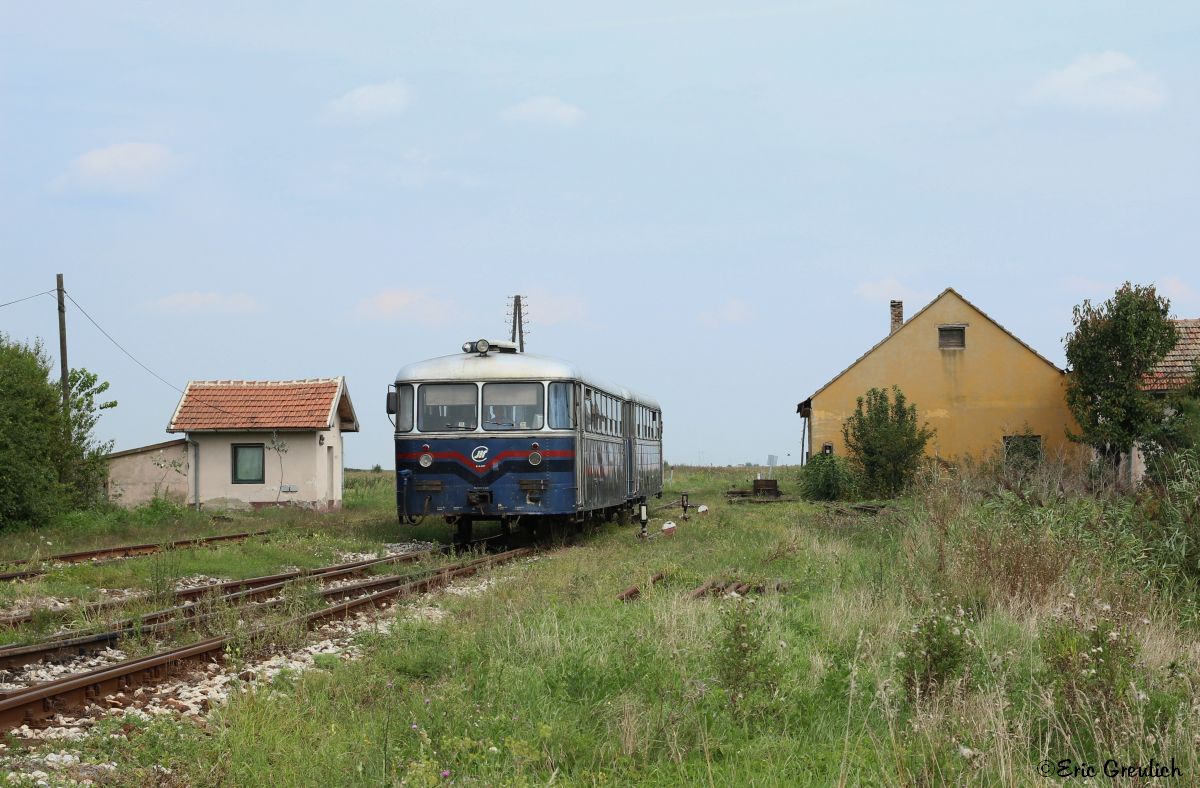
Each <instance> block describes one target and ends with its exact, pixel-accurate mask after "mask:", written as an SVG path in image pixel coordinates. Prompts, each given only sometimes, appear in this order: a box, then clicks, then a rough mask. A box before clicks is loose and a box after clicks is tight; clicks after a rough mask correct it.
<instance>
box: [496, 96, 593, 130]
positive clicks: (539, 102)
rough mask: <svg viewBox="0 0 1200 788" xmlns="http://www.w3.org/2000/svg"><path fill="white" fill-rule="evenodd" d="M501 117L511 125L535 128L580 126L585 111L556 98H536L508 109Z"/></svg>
mask: <svg viewBox="0 0 1200 788" xmlns="http://www.w3.org/2000/svg"><path fill="white" fill-rule="evenodd" d="M500 116H501V117H503V118H504V119H505V120H507V121H509V122H510V123H526V124H529V125H533V126H563V127H565V126H578V125H579V124H580V123H582V122H583V118H584V113H583V110H582V109H580V108H579V107H577V106H575V105H574V104H568V103H567V102H565V101H563V100H562V99H560V98H555V97H554V96H535V97H534V98H531V99H526V100H525V101H522V102H520V103H518V104H513V105H512V106H511V107H508V108H507V109H505V110H504V111H503V112H501V113H500Z"/></svg>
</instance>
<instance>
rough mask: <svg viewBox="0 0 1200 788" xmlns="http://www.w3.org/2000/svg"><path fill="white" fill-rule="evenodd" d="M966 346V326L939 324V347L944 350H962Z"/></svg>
mask: <svg viewBox="0 0 1200 788" xmlns="http://www.w3.org/2000/svg"><path fill="white" fill-rule="evenodd" d="M966 346H967V327H966V326H938V347H939V348H941V349H942V350H962V349H963V348H965V347H966Z"/></svg>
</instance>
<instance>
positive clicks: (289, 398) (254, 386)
mask: <svg viewBox="0 0 1200 788" xmlns="http://www.w3.org/2000/svg"><path fill="white" fill-rule="evenodd" d="M338 412H340V413H341V415H342V420H343V424H344V425H346V426H344V427H343V429H346V430H348V431H356V430H357V429H358V422H357V420H356V419H355V416H354V407H353V406H352V405H351V404H350V397H349V394H348V393H347V392H346V385H345V381H344V380H343V379H342V378H319V379H312V380H193V381H191V382H189V383H188V385H187V388H186V389H185V390H184V393H183V397H182V398H181V399H180V400H179V406H178V407H177V408H176V409H175V415H174V416H172V417H171V423H170V425H168V427H167V432H206V431H216V430H239V431H246V430H325V429H330V428H331V427H332V426H333V425H334V416H335V414H336V413H338ZM351 425H352V427H351Z"/></svg>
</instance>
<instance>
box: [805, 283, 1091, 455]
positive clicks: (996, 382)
mask: <svg viewBox="0 0 1200 788" xmlns="http://www.w3.org/2000/svg"><path fill="white" fill-rule="evenodd" d="M946 324H965V325H966V348H964V349H961V350H941V349H939V348H938V326H940V325H946ZM892 385H897V386H899V387H900V390H901V391H903V392H904V394H905V396H907V397H908V401H909V402H910V403H913V404H915V405H916V406H917V411H918V415H919V417H920V418H921V420H923V421H926V422H928V424H929V426H930V427H933V428H934V429H936V430H937V434H936V435H935V436H934V438H933V439H932V440H931V441H930V444H929V454H931V455H936V456H939V457H943V458H946V459H950V458H954V457H963V456H965V455H971V456H974V457H977V458H978V457H983V456H985V455H987V454H989V453H991V452H993V451H995V450H997V449H998V448H999V446H1000V445H1001V439H1002V438H1003V436H1005V435H1014V434H1019V433H1021V432H1023V431H1024V429H1025V427H1026V425H1028V427H1029V429H1030V430H1031V431H1032V432H1033V433H1034V434H1036V435H1041V436H1042V440H1043V445H1044V447H1045V450H1046V454H1047V456H1055V455H1056V454H1057V453H1059V452H1067V451H1070V450H1071V447H1073V446H1074V444H1071V443H1070V442H1069V441H1068V440H1067V437H1066V430H1067V428H1068V426H1070V427H1072V428H1074V421H1073V420H1072V419H1071V415H1070V411H1068V410H1067V404H1066V397H1065V390H1066V376H1065V375H1064V374H1063V373H1061V372H1059V371H1058V369H1056V368H1055V367H1053V366H1052V365H1050V364H1049V363H1047V362H1046V361H1044V360H1042V359H1041V358H1039V357H1038V356H1037V355H1035V354H1034V353H1033V352H1032V351H1030V350H1029V349H1028V348H1026V347H1025V346H1024V345H1022V344H1021V343H1020V342H1018V341H1017V340H1016V339H1014V338H1013V337H1012V336H1010V335H1009V334H1008V333H1007V332H1005V331H1004V330H1003V329H1001V328H1000V327H999V326H997V325H996V324H995V323H993V322H992V321H991V320H989V319H988V318H987V317H985V316H984V315H983V313H981V312H980V311H979V310H977V309H975V307H973V306H971V305H970V304H968V303H967V302H966V301H964V300H963V299H962V297H960V296H959V295H958V294H957V293H955V292H954V291H946V292H945V293H943V294H942V295H941V296H939V297H938V298H937V300H935V301H934V302H933V303H932V304H931V305H930V306H929V307H928V308H926V309H925V310H924V311H922V312H920V313H919V314H917V315H916V316H914V317H913V318H912V319H911V320H909V321H908V322H907V323H905V324H904V325H903V327H902V328H901V329H900V330H899V331H897V332H896V333H895V334H893V335H892V336H891V337H890V338H889V339H888V340H887V341H886V342H884V343H883V344H881V345H879V346H878V347H876V348H875V349H874V350H873V351H871V352H870V353H868V354H867V355H866V356H865V357H863V358H862V359H860V360H859V361H858V362H857V363H856V364H855V365H854V366H853V367H851V368H850V369H849V370H847V371H846V372H845V373H843V374H842V375H841V377H839V378H837V379H836V380H834V381H833V382H832V383H830V384H829V385H828V387H826V388H825V389H824V390H822V391H820V392H818V393H817V394H816V395H815V396H814V397H813V401H812V418H811V423H810V429H811V431H812V432H811V435H812V443H811V446H812V451H813V452H814V453H818V452H820V451H821V448H822V445H823V444H824V443H826V442H829V443H832V444H833V446H834V452H835V453H837V454H844V453H845V445H844V444H843V441H842V423H843V422H844V421H845V420H846V418H848V417H849V416H850V414H851V413H853V412H854V408H855V403H856V400H857V398H858V397H860V396H862V395H863V394H865V393H866V391H867V390H868V389H870V388H871V387H873V386H874V387H881V388H882V387H887V388H889V389H890V387H891V386H892Z"/></svg>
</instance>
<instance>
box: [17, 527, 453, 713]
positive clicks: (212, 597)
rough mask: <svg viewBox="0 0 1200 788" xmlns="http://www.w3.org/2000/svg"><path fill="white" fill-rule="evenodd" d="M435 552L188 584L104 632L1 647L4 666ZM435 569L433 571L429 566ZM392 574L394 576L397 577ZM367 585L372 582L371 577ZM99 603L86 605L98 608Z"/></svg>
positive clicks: (156, 630)
mask: <svg viewBox="0 0 1200 788" xmlns="http://www.w3.org/2000/svg"><path fill="white" fill-rule="evenodd" d="M432 552H435V551H432V550H421V551H416V552H412V553H401V554H398V555H389V556H385V557H383V558H370V559H366V560H361V561H351V562H349V563H344V564H334V565H332V566H326V567H321V568H319V569H311V570H296V571H294V572H284V573H281V574H276V575H264V576H262V577H250V578H246V579H244V580H230V581H228V582H224V583H213V584H210V585H204V586H198V587H196V588H189V589H186V590H184V591H180V592H176V594H175V598H176V599H177V600H179V599H189V600H192V601H190V602H188V603H187V604H183V605H178V606H176V607H169V608H165V609H163V610H156V611H153V612H149V613H144V614H142V615H139V616H135V617H131V618H128V619H125V620H124V621H118V622H116V623H115V624H114V625H113V627H112V629H110V630H107V631H105V632H68V633H64V634H62V635H60V636H56V637H53V638H50V639H49V640H46V641H43V642H41V643H33V644H28V645H20V646H8V647H6V648H0V670H12V669H13V668H20V667H24V666H26V665H31V664H33V663H35V662H41V661H43V660H52V659H64V658H68V657H74V656H78V655H81V654H84V653H87V652H90V651H100V650H102V649H105V648H108V647H109V646H112V645H114V644H116V643H117V642H118V641H120V640H121V639H122V638H127V637H136V636H151V637H153V636H156V635H160V634H164V633H169V632H171V631H173V630H175V629H176V628H177V626H178V624H179V623H180V621H181V620H183V619H188V620H189V621H190V622H191V623H192V624H193V625H194V624H199V623H200V622H202V621H205V620H208V619H210V618H211V617H212V616H213V614H214V611H216V610H218V609H220V608H223V607H228V606H234V605H244V604H246V603H248V602H251V601H253V600H256V599H264V598H266V599H268V600H271V599H272V598H274V601H268V602H265V603H263V604H262V605H259V606H258V607H260V608H262V607H272V606H275V605H278V603H279V601H280V600H279V598H278V597H279V594H280V593H281V592H283V591H284V589H285V588H286V587H287V586H288V585H289V584H292V583H295V582H298V581H309V580H316V581H333V580H339V579H342V578H347V577H353V576H355V575H360V574H364V573H365V572H367V571H368V570H370V569H372V568H374V567H380V566H386V565H389V564H400V563H410V562H413V561H417V560H420V559H421V558H424V557H426V556H428V555H430V554H431V553H432ZM430 571H432V570H430ZM393 577H394V576H393ZM367 582H368V583H370V582H372V581H367ZM361 585H363V584H355V585H351V586H340V587H337V588H331V589H327V590H325V591H321V592H320V595H321V596H322V597H323V598H324V599H326V600H328V599H329V598H331V597H333V596H337V595H338V592H340V591H342V590H343V589H354V588H357V587H359V586H361ZM126 601H127V600H119V601H116V602H111V603H105V604H104V607H106V608H109V607H115V606H120V605H121V604H123V603H125V602H126ZM96 609H97V606H93V607H91V608H88V610H90V611H93V612H94V611H96ZM11 694H12V692H11V691H9V692H2V691H0V697H4V696H5V695H11Z"/></svg>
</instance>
